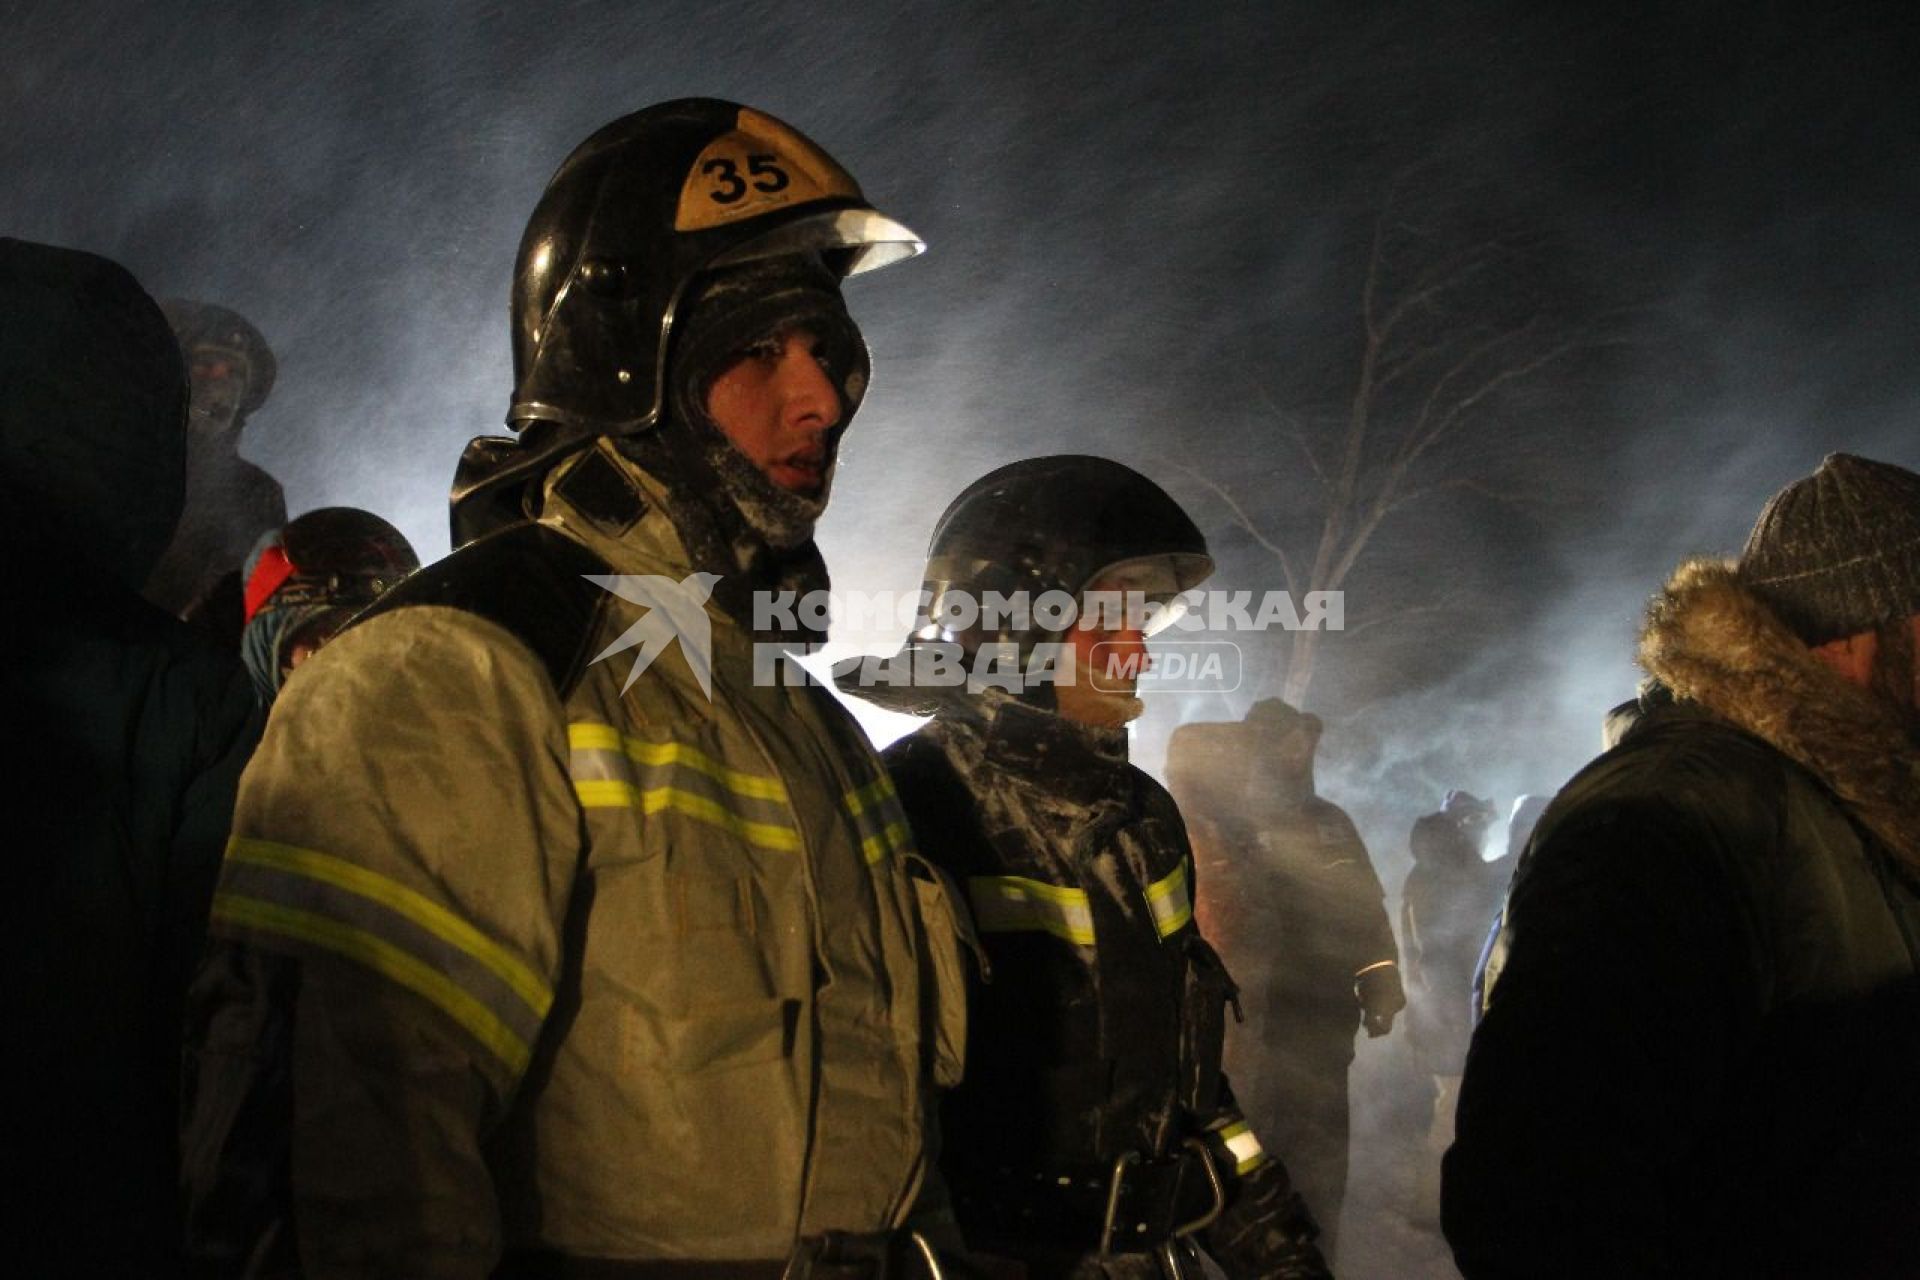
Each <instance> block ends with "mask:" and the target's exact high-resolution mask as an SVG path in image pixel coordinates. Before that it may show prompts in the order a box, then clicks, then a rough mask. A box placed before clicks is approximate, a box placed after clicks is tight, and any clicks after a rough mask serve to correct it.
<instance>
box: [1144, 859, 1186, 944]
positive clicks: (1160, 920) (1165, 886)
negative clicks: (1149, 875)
mask: <svg viewBox="0 0 1920 1280" xmlns="http://www.w3.org/2000/svg"><path fill="white" fill-rule="evenodd" d="M1147 906H1148V908H1149V909H1150V910H1151V911H1152V912H1153V927H1154V928H1155V929H1157V930H1158V931H1159V933H1160V936H1161V937H1162V938H1170V937H1172V936H1173V935H1174V934H1176V933H1178V932H1179V931H1180V930H1181V929H1183V928H1185V927H1186V924H1187V922H1188V921H1190V920H1192V919H1193V892H1192V890H1191V889H1190V888H1189V882H1188V880H1187V864H1186V861H1185V860H1184V859H1182V861H1181V863H1180V865H1179V866H1177V867H1175V868H1174V869H1173V870H1172V872H1170V873H1169V874H1168V875H1166V876H1165V877H1163V878H1161V879H1159V880H1155V881H1154V882H1153V883H1152V884H1150V885H1148V886H1147Z"/></svg>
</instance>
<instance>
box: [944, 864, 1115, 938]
mask: <svg viewBox="0 0 1920 1280" xmlns="http://www.w3.org/2000/svg"><path fill="white" fill-rule="evenodd" d="M967 896H968V897H969V898H970V899H972V901H973V914H974V924H975V927H976V928H978V930H979V931H980V932H981V933H1018V932H1024V931H1034V930H1037V931H1043V932H1046V933H1050V934H1052V935H1054V936H1055V937H1056V938H1064V939H1066V940H1067V941H1068V942H1071V943H1074V944H1076V945H1078V946H1083V947H1090V946H1092V945H1093V907H1092V905H1091V904H1090V903H1089V902H1088V900H1087V894H1086V890H1084V889H1069V888H1066V887H1064V886H1061V885H1056V884H1047V883H1046V882H1045V881H1042V880H1029V879H1027V878H1026V877H1025V876H970V877H968V879H967Z"/></svg>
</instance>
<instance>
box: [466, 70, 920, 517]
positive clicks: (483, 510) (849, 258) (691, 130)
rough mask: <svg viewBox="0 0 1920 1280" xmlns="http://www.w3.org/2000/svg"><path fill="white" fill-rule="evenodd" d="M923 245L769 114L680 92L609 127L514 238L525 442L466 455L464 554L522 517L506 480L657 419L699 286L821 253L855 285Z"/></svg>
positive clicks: (565, 166)
mask: <svg viewBox="0 0 1920 1280" xmlns="http://www.w3.org/2000/svg"><path fill="white" fill-rule="evenodd" d="M923 248H925V245H923V244H922V243H921V241H920V239H919V237H918V236H916V235H914V233H913V232H912V231H910V230H908V229H907V228H906V227H904V226H902V225H901V224H900V223H898V222H895V221H894V220H893V219H891V218H888V217H886V216H885V215H884V214H882V213H880V212H879V211H878V210H876V209H875V208H873V206H872V205H870V204H869V203H868V202H867V198H866V196H865V195H863V194H862V193H861V190H860V187H859V185H858V184H857V183H856V182H855V181H854V180H853V177H852V176H851V175H850V174H849V173H848V172H847V171H846V170H845V169H843V168H841V166H840V165H839V164H838V163H837V162H836V161H835V160H834V159H833V157H832V156H830V155H828V154H827V153H826V152H825V151H823V150H821V149H820V147H819V146H817V145H816V144H815V143H813V142H812V141H811V140H809V139H808V138H806V137H805V136H804V135H802V134H801V133H800V132H799V131H798V130H797V129H794V128H793V127H792V126H790V125H787V124H785V123H783V122H782V121H780V120H777V119H775V118H774V117H772V116H770V115H767V114H766V113H765V112H762V111H756V110H754V109H753V108H752V107H745V106H741V105H740V104H738V103H734V102H723V101H720V100H718V99H714V98H685V99H681V100H678V101H674V102H665V103H660V104H658V105H656V106H652V107H647V108H645V109H644V110H641V111H637V112H634V113H633V114H632V115H628V116H623V117H621V118H620V119H618V120H615V121H614V122H613V123H611V124H609V125H606V126H605V127H604V128H602V129H600V130H599V131H598V132H596V133H595V134H594V135H593V136H592V137H590V138H588V139H587V140H586V141H585V142H583V143H581V144H580V145H579V146H578V147H576V148H575V149H574V151H573V154H571V155H569V156H568V157H567V158H566V160H565V161H564V162H563V163H562V164H561V165H560V168H559V171H558V172H556V173H555V174H554V176H553V178H552V180H551V181H550V182H548V184H547V189H546V193H545V194H544V195H543V196H542V197H541V199H540V203H539V205H538V207H536V208H535V210H534V212H533V217H532V218H531V219H530V220H529V221H528V223H527V229H526V232H525V234H524V235H523V236H522V237H521V240H520V253H519V257H518V260H517V262H516V264H515V267H514V282H513V303H512V326H513V373H514V389H513V401H512V406H511V408H510V409H509V410H508V412H507V423H508V425H509V426H510V427H512V428H513V429H514V430H515V431H516V432H521V433H523V434H522V437H521V438H520V439H519V440H508V439H504V438H500V437H482V438H480V439H477V440H475V441H473V443H472V444H470V445H469V446H468V448H467V453H466V456H465V457H463V458H462V459H461V465H460V471H459V474H458V475H457V476H456V477H455V480H454V488H453V495H452V499H453V505H454V542H455V545H459V544H460V543H462V542H465V541H468V540H470V538H471V536H472V535H473V533H475V532H476V531H478V530H479V529H482V528H485V527H488V526H491V525H493V524H497V523H500V522H501V521H502V520H503V519H513V518H516V517H517V512H503V511H502V510H500V508H501V507H502V506H503V505H504V506H517V505H518V504H517V501H515V497H516V495H517V492H518V490H517V488H516V487H515V486H514V485H513V484H512V483H511V482H513V481H515V480H519V479H523V478H526V477H529V476H531V475H534V474H538V473H539V472H542V471H544V470H546V469H547V468H548V467H549V466H551V465H552V464H553V463H554V462H556V461H558V460H559V458H560V457H561V456H563V455H565V454H567V453H570V452H571V451H572V450H573V449H574V448H575V447H577V446H578V445H579V444H580V443H582V442H583V441H584V440H587V439H590V438H592V437H594V436H602V435H615V436H619V435H634V434H638V433H640V432H644V431H646V430H648V429H650V428H652V427H654V426H656V425H658V424H659V422H660V419H661V415H662V413H663V412H664V407H665V403H666V400H667V379H666V368H667V351H668V347H669V345H670V343H671V340H672V337H673V326H674V314H675V311H676V309H677V308H678V306H679V305H680V302H681V300H682V298H683V297H684V295H685V293H686V291H687V286H688V285H689V284H690V283H691V282H692V281H694V280H695V279H696V278H697V277H699V276H701V275H702V274H704V273H706V272H709V271H713V270H716V269H718V268H722V267H729V266H736V265H739V264H742V263H749V262H755V261H759V260H762V259H767V258H778V257H786V256H789V255H817V256H818V257H819V259H820V260H821V262H822V263H823V264H824V265H825V266H826V267H827V268H828V269H829V270H830V271H831V272H832V273H833V274H834V275H835V276H837V277H840V278H845V277H846V276H850V275H854V274H857V273H859V272H863V271H869V270H872V269H874V268H876V267H883V266H886V265H888V264H889V263H892V262H898V261H900V260H901V259H903V258H909V257H912V256H913V255H915V254H917V253H919V252H920V251H921V250H922V249H923ZM535 427H537V428H538V429H537V430H530V428H535Z"/></svg>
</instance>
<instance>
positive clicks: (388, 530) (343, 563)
mask: <svg viewBox="0 0 1920 1280" xmlns="http://www.w3.org/2000/svg"><path fill="white" fill-rule="evenodd" d="M419 567H420V557H419V556H417V555H415V554H414V551H413V544H411V543H409V542H408V541H407V539H406V536H405V535H404V534H402V533H401V532H400V531H399V530H398V529H396V528H394V527H393V526H392V525H390V524H388V523H387V522H386V521H385V520H382V519H381V518H380V517H379V516H377V515H375V514H373V512H371V511H362V510H360V509H359V508H357V507H321V508H319V509H318V510H316V511H309V512H307V513H306V514H305V515H303V516H301V517H300V518H298V519H297V520H294V521H292V522H291V523H289V524H288V525H287V526H286V528H284V529H276V530H274V531H273V532H272V533H269V534H268V535H266V536H265V537H264V538H262V539H261V540H260V543H259V545H258V546H256V547H254V549H253V554H252V555H251V556H249V557H247V563H246V566H245V570H244V573H243V575H242V576H243V579H244V581H245V582H246V588H245V597H244V600H243V605H242V609H243V613H242V619H243V630H242V631H241V635H240V657H241V659H242V661H244V662H245V663H246V664H247V672H248V674H250V675H251V676H252V677H253V685H254V689H255V691H256V692H258V693H259V695H260V699H261V701H262V702H265V703H272V701H273V700H274V698H275V697H276V696H277V695H278V694H279V692H280V684H281V682H282V681H283V680H285V679H286V678H287V676H288V675H290V674H292V672H293V669H294V668H295V667H297V666H299V665H300V664H301V663H303V662H305V661H306V660H307V659H308V658H311V657H312V656H313V655H314V654H315V653H317V652H318V651H319V649H320V646H321V645H323V644H325V643H326V642H327V641H329V640H331V639H332V638H333V637H334V636H336V635H338V634H339V633H340V631H341V630H342V629H343V628H344V627H345V626H346V624H347V622H348V621H349V620H350V619H352V617H353V616H354V615H355V614H357V613H359V612H360V611H361V610H362V609H365V608H366V607H367V606H368V605H370V604H372V603H373V602H374V601H375V600H377V599H379V598H380V595H381V593H382V592H384V591H386V590H387V589H388V588H390V587H393V586H394V585H396V584H397V583H399V581H400V580H401V579H402V578H405V577H406V576H407V575H408V574H409V573H412V572H413V571H414V570H415V569H418V568H419Z"/></svg>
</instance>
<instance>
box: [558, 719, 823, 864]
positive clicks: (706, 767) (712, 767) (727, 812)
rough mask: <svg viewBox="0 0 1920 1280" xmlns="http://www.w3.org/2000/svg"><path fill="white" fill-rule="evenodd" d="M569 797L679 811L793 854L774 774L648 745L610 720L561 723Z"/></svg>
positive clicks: (690, 750)
mask: <svg viewBox="0 0 1920 1280" xmlns="http://www.w3.org/2000/svg"><path fill="white" fill-rule="evenodd" d="M567 745H568V746H569V747H570V748H571V753H570V758H569V762H568V766H569V772H570V773H571V774H572V777H573V790H574V794H575V795H576V796H577V797H579V800H580V803H581V805H582V806H584V807H586V808H589V809H639V810H640V811H641V812H643V813H648V814H655V813H662V812H666V811H669V810H670V811H672V812H674V813H678V814H682V815H684V816H686V817H689V818H692V819H693V820H695V821H696V822H704V823H706V824H707V825H709V826H713V827H718V828H720V829H721V830H723V831H726V832H727V833H729V834H730V835H734V836H737V837H739V838H740V839H742V840H744V841H746V842H747V843H748V844H751V845H756V846H758V847H760V848H763V849H771V850H774V851H776V852H779V853H798V852H799V851H800V847H801V845H800V832H799V829H798V828H797V827H796V826H795V825H794V822H793V811H792V810H791V808H789V807H788V804H787V788H786V785H785V784H784V783H782V782H781V780H780V779H779V778H777V777H772V776H769V775H766V774H756V773H747V772H745V771H743V770H740V769H734V768H731V767H729V766H727V765H723V764H721V763H720V762H719V761H717V760H715V759H713V757H711V756H709V755H707V754H706V753H705V752H703V751H701V750H700V749H699V748H697V747H693V746H689V745H688V744H686V743H684V742H648V741H644V740H642V739H639V738H632V737H627V736H625V735H623V734H621V733H620V732H619V731H618V730H616V729H615V728H613V726H611V725H606V724H595V723H590V722H579V723H575V724H570V725H568V726H567Z"/></svg>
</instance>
